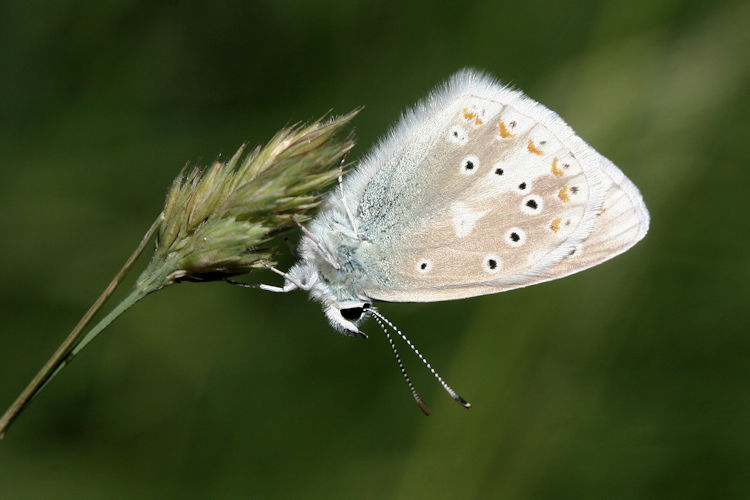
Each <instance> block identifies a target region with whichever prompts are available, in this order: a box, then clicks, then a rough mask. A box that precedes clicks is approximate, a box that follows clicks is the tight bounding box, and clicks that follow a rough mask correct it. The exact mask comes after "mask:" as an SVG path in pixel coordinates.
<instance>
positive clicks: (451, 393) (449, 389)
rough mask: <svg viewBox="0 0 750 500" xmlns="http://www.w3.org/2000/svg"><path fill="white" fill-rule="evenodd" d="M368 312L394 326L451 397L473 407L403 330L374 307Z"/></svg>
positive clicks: (465, 406) (461, 403)
mask: <svg viewBox="0 0 750 500" xmlns="http://www.w3.org/2000/svg"><path fill="white" fill-rule="evenodd" d="M368 312H369V313H370V314H372V315H373V316H374V317H376V318H380V319H381V320H383V321H384V322H385V323H386V324H387V325H388V326H390V327H391V328H393V331H394V332H396V333H398V335H399V337H401V338H402V339H404V342H406V343H407V344H408V345H409V347H411V350H412V351H414V354H416V355H417V357H418V358H419V359H421V360H422V363H424V364H425V366H426V367H427V369H428V370H430V372H431V373H432V375H434V376H435V378H436V379H437V381H438V382H440V385H442V386H443V389H445V392H447V393H448V394H450V397H452V398H453V399H454V400H455V401H456V402H457V403H458V404H460V405H461V406H463V407H464V408H466V409H467V410H468V409H469V408H471V403H469V402H468V401H466V400H465V399H464V398H462V397H461V396H459V395H458V393H457V392H456V391H454V390H453V389H451V387H450V386H449V385H448V384H446V383H445V380H443V378H442V377H441V376H440V374H439V373H438V372H437V371H435V369H434V368H433V367H432V365H430V363H429V362H428V361H427V359H425V357H424V356H422V353H420V352H419V349H417V348H416V347H415V346H414V344H412V343H411V341H410V340H409V339H408V338H407V337H406V335H404V334H403V333H401V330H399V329H398V328H396V327H395V326H394V324H393V323H391V322H390V321H388V319H387V318H386V317H385V316H383V315H382V314H380V313H379V312H377V311H375V310H374V309H370V310H369V311H368ZM381 326H382V325H381Z"/></svg>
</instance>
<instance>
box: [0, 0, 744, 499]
mask: <svg viewBox="0 0 750 500" xmlns="http://www.w3.org/2000/svg"><path fill="white" fill-rule="evenodd" d="M749 27H750V4H748V3H747V2H743V1H738V2H705V1H692V2H691V1H664V2H654V1H651V0H611V1H607V2H594V1H577V2H570V3H566V2H517V1H516V2H507V1H496V0H490V1H485V2H470V1H467V2H460V3H458V2H457V3H454V4H441V3H437V2H431V1H421V2H408V3H407V2H401V3H393V4H388V3H385V2H356V1H349V0H347V1H343V0H341V1H328V2H305V1H300V2H284V1H282V2H275V1H266V2H243V1H229V2H183V1H162V2H153V1H148V2H146V1H140V2H138V1H114V2H72V1H61V2H36V1H30V2H20V1H15V2H7V1H6V2H2V4H0V89H1V91H0V127H1V129H0V151H1V155H0V157H1V158H2V160H1V161H2V167H0V168H1V169H2V170H1V171H2V182H0V217H2V234H3V236H2V244H1V245H0V273H1V275H0V277H1V278H2V279H1V280H0V304H2V305H1V306H0V329H1V330H0V353H2V357H1V358H0V404H1V405H2V407H3V409H4V408H5V407H6V405H9V404H10V403H11V401H12V400H13V399H14V398H15V396H16V394H17V393H18V392H19V391H20V390H21V389H22V388H23V387H24V386H25V384H26V383H27V382H28V380H29V379H30V378H31V377H32V375H33V374H34V373H35V372H36V370H37V369H38V368H39V367H40V366H41V364H42V363H43V362H44V361H45V360H46V359H47V357H48V356H49V354H51V352H52V351H53V350H54V348H55V347H56V345H57V344H58V342H59V341H60V340H61V339H62V338H63V337H64V336H65V335H66V334H67V332H68V331H69V329H70V328H71V327H72V326H73V324H74V323H75V322H76V321H77V319H78V318H79V316H80V315H81V314H82V313H83V312H84V311H85V310H86V309H87V308H88V306H89V304H90V303H91V302H92V301H93V300H94V298H95V297H96V296H97V295H98V294H99V292H100V291H101V289H102V288H103V287H104V285H105V284H106V283H107V282H108V281H109V279H110V278H111V276H112V275H113V274H114V272H115V271H116V270H117V269H118V268H119V266H120V265H121V263H122V262H123V261H124V259H125V257H126V256H127V255H128V254H129V253H130V251H131V250H132V248H134V247H135V245H136V244H137V242H138V241H139V239H140V237H141V235H142V234H143V232H145V230H146V229H147V228H148V226H149V225H150V223H151V221H152V220H153V218H154V217H155V215H156V214H157V213H158V212H159V210H160V207H161V204H162V201H163V196H164V194H165V192H166V188H167V186H168V185H169V183H170V181H171V180H172V178H173V177H174V176H175V175H176V174H177V172H178V171H179V169H180V168H181V167H182V166H183V165H184V164H185V163H186V162H201V163H207V162H210V161H212V160H213V159H214V158H216V157H217V156H219V155H222V154H223V155H224V156H226V155H228V154H230V153H232V152H233V151H234V150H235V149H236V148H237V146H238V145H239V144H241V143H242V142H243V141H249V142H250V143H260V142H263V141H265V140H266V139H267V138H269V137H270V136H271V135H272V134H273V133H274V132H275V131H276V130H277V129H279V128H280V127H281V126H283V125H284V124H286V123H289V122H294V121H298V120H308V119H312V118H316V117H318V116H320V115H322V114H324V113H326V112H327V111H328V110H330V109H332V110H334V112H337V113H343V112H346V111H348V110H350V109H352V108H354V107H356V106H359V105H365V106H366V107H365V109H364V111H363V112H362V113H361V114H360V116H359V117H358V118H357V119H356V129H357V136H358V146H357V149H356V151H355V153H354V155H353V156H352V158H356V157H358V156H361V155H363V154H364V153H365V152H366V151H367V149H368V148H369V147H370V146H371V145H372V144H373V143H374V142H375V141H376V140H377V138H378V137H379V136H380V135H381V134H383V133H384V132H385V131H386V130H387V127H388V126H389V125H390V124H391V123H393V122H394V121H395V120H396V119H397V117H398V116H399V113H401V112H402V111H403V110H404V109H405V108H406V107H407V106H408V105H410V104H412V103H413V102H415V101H416V100H417V99H419V98H421V97H422V96H424V95H425V94H426V93H427V91H428V90H429V89H430V88H432V87H433V86H434V85H435V84H437V83H438V82H440V81H442V80H443V79H445V78H447V77H448V76H449V75H450V74H451V73H453V72H454V71H456V70H457V69H459V68H461V67H464V66H474V67H478V68H482V69H485V70H487V71H488V72H490V73H492V74H494V75H496V76H498V77H500V78H501V79H503V80H504V81H506V82H510V83H512V84H514V85H516V86H517V87H518V88H521V89H523V90H524V91H525V92H527V93H528V94H529V95H531V96H532V97H534V98H536V99H537V100H539V101H541V102H543V103H544V104H546V105H547V106H549V107H550V108H552V109H554V110H555V111H557V112H559V113H560V114H561V115H562V116H563V117H564V118H565V119H566V120H567V121H568V122H569V123H570V124H571V125H572V126H573V128H574V129H576V130H577V131H578V132H579V134H580V135H581V136H582V137H584V138H585V139H586V140H587V141H588V142H590V143H591V144H593V145H594V146H595V147H596V148H597V149H598V150H600V151H601V152H602V153H604V154H605V155H606V156H608V157H610V158H611V159H612V160H613V161H614V162H615V163H616V164H618V165H619V166H620V167H621V168H622V170H624V171H625V172H626V174H627V175H628V176H629V177H630V178H631V179H633V181H634V182H635V183H636V184H637V185H638V186H639V187H640V189H641V191H642V192H643V195H644V198H645V200H646V203H647V205H648V207H649V209H650V210H651V215H652V229H651V232H650V234H649V235H648V236H647V237H646V239H645V240H644V241H643V242H641V243H640V244H639V245H637V246H636V247H635V248H634V249H633V250H631V251H630V252H628V253H627V254H624V255H622V256H620V257H618V258H617V259H615V260H613V261H610V262H607V263H606V264H604V265H601V266H599V267H597V268H595V269H592V270H589V271H586V272H584V273H581V274H578V275H575V276H572V277H569V278H566V279H564V280H560V281H557V282H552V283H547V284H543V285H539V286H534V287H531V288H528V289H523V290H518V291H513V292H509V293H505V294H502V295H495V296H487V297H482V298H476V299H470V300H463V301H457V302H451V303H435V304H421V305H413V304H385V305H383V306H382V308H381V310H382V311H383V312H384V313H385V314H387V315H388V316H389V317H390V318H391V319H392V320H393V321H394V322H395V323H396V324H397V325H399V326H400V327H401V328H402V329H403V330H404V331H406V332H407V333H408V334H410V335H411V337H412V339H413V340H414V341H415V342H416V344H417V345H418V346H420V348H421V349H422V350H423V351H424V352H425V353H426V354H427V355H428V356H429V358H430V360H431V361H432V362H433V364H434V365H435V366H436V367H437V368H438V369H439V370H441V371H442V374H443V375H444V376H445V378H446V379H447V380H448V381H449V383H451V384H452V385H453V386H455V387H456V388H457V389H458V390H459V392H461V393H462V394H463V395H464V396H465V397H466V398H467V399H469V400H470V401H471V402H472V403H473V404H474V408H473V409H472V410H471V411H470V412H467V411H465V410H463V409H461V408H460V407H458V406H457V405H456V404H455V403H454V402H453V401H451V400H450V398H448V397H447V396H446V395H445V394H444V393H443V392H442V390H441V389H440V387H439V385H438V384H437V383H435V382H434V381H433V380H432V379H431V377H430V376H429V375H428V374H427V373H426V371H425V370H424V369H423V367H421V366H420V364H419V362H418V360H416V359H414V358H413V357H412V356H410V355H409V354H408V353H407V352H406V351H405V350H403V351H402V354H404V356H405V358H406V362H407V364H408V367H409V368H410V372H411V375H412V377H413V378H414V379H415V382H416V383H417V387H418V388H419V390H420V391H421V392H422V393H423V395H424V397H425V399H426V400H427V402H428V403H429V404H430V406H431V407H432V410H433V415H432V416H430V417H429V418H425V417H424V416H422V414H421V412H420V411H419V410H418V409H417V407H416V406H415V405H414V402H413V401H412V399H411V397H410V395H409V393H408V390H407V388H406V386H405V384H404V382H403V380H402V379H401V375H400V374H399V372H398V369H397V367H396V365H395V363H394V360H393V358H392V356H391V353H390V350H389V347H388V345H387V343H386V341H385V340H384V339H383V338H382V336H381V335H378V333H377V328H376V327H375V325H374V323H373V324H371V325H370V327H369V330H367V329H366V331H370V333H372V335H371V338H370V339H369V340H368V341H362V340H358V339H350V338H344V337H342V336H339V335H337V334H335V333H334V332H333V331H332V330H331V329H330V328H329V326H328V325H327V321H326V320H325V319H324V317H323V316H322V314H321V312H320V308H319V306H318V305H317V304H315V303H312V302H310V301H309V300H308V299H307V297H306V296H305V295H304V294H303V293H296V294H289V295H287V296H277V295H272V294H264V293H261V292H257V291H254V290H245V289H239V288H234V287H229V286H226V285H223V284H182V285H179V286H175V287H172V288H170V289H167V290H164V291H161V292H159V293H157V294H155V295H152V296H151V297H149V298H147V299H146V300H144V301H143V302H141V303H140V304H138V305H137V306H136V307H135V308H133V309H132V310H130V311H129V312H127V313H126V314H125V315H124V316H123V317H122V318H121V319H120V320H118V321H117V322H116V323H115V324H114V325H113V326H112V327H111V328H110V329H109V330H107V331H105V333H104V334H103V335H101V336H100V337H99V338H98V339H97V341H96V342H94V343H93V344H92V345H91V346H90V347H89V348H88V349H87V350H86V351H85V352H84V353H83V355H82V356H81V357H80V358H79V359H78V361H76V363H74V364H73V365H72V366H71V367H70V368H68V369H66V370H65V371H64V372H63V373H62V374H61V376H60V377H58V378H57V379H55V381H54V382H53V383H52V384H50V385H49V386H48V388H47V389H46V390H45V392H44V393H43V394H42V396H41V397H40V398H39V399H38V400H37V401H35V402H34V404H32V405H31V406H30V407H29V408H28V410H27V411H26V412H25V413H24V414H23V416H22V417H21V418H20V419H19V420H18V421H17V422H16V424H15V425H14V427H13V428H12V429H11V430H10V432H9V434H8V436H7V437H6V439H5V440H4V441H2V442H0V498H7V499H37V498H51V497H53V496H54V497H56V498H157V497H158V498H209V497H210V498H254V497H257V498H409V499H412V498H429V497H431V498H681V499H682V498H748V497H750V430H748V427H749V424H750V398H749V397H748V376H749V375H750V342H748V332H750V324H749V323H750V321H749V314H748V304H747V301H748V295H749V294H748V278H750V259H749V258H748V243H750V237H749V236H750V235H749V231H750V224H748V215H749V214H750V211H749V210H748V201H747V200H748V189H749V188H750V182H749V181H750V173H749V172H750V154H748V134H749V133H750V121H749V120H748V114H749V113H750V106H748V104H749V100H748V94H750V85H749V83H750V57H748V53H749V52H748V51H749V50H750V35H749V33H750V28H749ZM288 261H289V258H287V262H286V263H287V264H288ZM252 278H253V279H256V280H264V281H270V280H273V279H274V277H273V276H267V275H263V274H258V275H256V276H253V277H252ZM120 296H121V295H120ZM117 297H119V296H116V297H115V298H117Z"/></svg>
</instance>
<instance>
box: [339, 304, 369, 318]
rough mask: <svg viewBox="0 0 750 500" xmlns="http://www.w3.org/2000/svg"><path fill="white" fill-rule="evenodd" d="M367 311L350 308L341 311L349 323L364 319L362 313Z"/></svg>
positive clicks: (361, 308)
mask: <svg viewBox="0 0 750 500" xmlns="http://www.w3.org/2000/svg"><path fill="white" fill-rule="evenodd" d="M364 311H365V308H364V307H349V308H347V309H342V310H341V316H343V317H344V319H346V320H349V321H356V320H358V319H359V318H361V317H362V313H363V312H364Z"/></svg>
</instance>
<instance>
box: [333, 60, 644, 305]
mask: <svg viewBox="0 0 750 500" xmlns="http://www.w3.org/2000/svg"><path fill="white" fill-rule="evenodd" d="M346 188H347V189H346V191H347V193H349V194H350V195H351V196H352V197H353V199H354V212H355V218H356V220H357V223H358V225H359V233H360V235H361V237H362V240H363V243H362V245H361V246H360V249H359V259H360V261H361V263H362V267H363V269H365V270H366V273H367V279H366V280H365V281H364V283H365V285H364V289H363V292H364V293H365V294H366V295H367V296H368V297H370V298H373V299H376V300H386V301H406V302H425V301H436V300H449V299H456V298H463V297H471V296H476V295H483V294H488V293H495V292H500V291H504V290H509V289H513V288H519V287H523V286H528V285H531V284H534V283H539V282H543V281H548V280H551V279H556V278H560V277H563V276H567V275H569V274H572V273H575V272H578V271H581V270H583V269H586V268H588V267H591V266H594V265H596V264H599V263H600V262H603V261H605V260H607V259H609V258H612V257H614V256H615V255H617V254H619V253H622V252H624V251H625V250H627V249H628V248H630V247H631V246H633V245H634V244H635V243H636V242H637V241H639V240H640V239H641V238H643V236H644V235H645V234H646V231H647V230H648V224H649V216H648V211H647V210H646V207H645V205H644V203H643V200H642V198H641V195H640V193H639V192H638V189H637V188H636V187H635V186H634V185H633V184H632V183H631V182H630V181H629V180H628V179H627V178H626V177H625V176H624V175H623V173H622V172H621V171H620V170H619V169H618V168H617V167H616V166H614V165H613V164H612V163H611V162H610V161H609V160H607V159H606V158H604V157H603V156H601V155H600V154H599V153H597V152H596V151H595V150H594V149H593V148H591V147H590V146H589V145H588V144H586V143H585V142H584V141H583V140H581V139H580V138H579V137H578V136H576V135H575V133H574V132H573V131H572V130H571V129H570V127H568V125H567V124H566V123H565V122H564V121H563V120H562V119H561V118H560V117H559V116H558V115H556V114H555V113H553V112H552V111H550V110H548V109H547V108H545V107H544V106H542V105H541V104H539V103H536V102H535V101H533V100H531V99H529V98H527V97H526V96H524V95H523V94H522V93H520V92H517V91H513V90H510V89H507V88H504V87H502V86H501V85H499V84H497V83H496V82H495V81H493V80H491V79H489V78H487V77H484V76H482V75H481V74H478V73H474V72H470V71H464V72H461V73H458V74H457V75H455V76H454V77H453V78H452V79H451V80H450V81H449V83H448V84H447V86H446V87H445V88H443V89H442V90H441V91H439V92H437V93H435V94H432V95H431V96H430V97H428V99H427V100H426V101H425V102H423V103H422V104H420V105H418V106H417V108H415V110H414V111H412V112H411V113H409V114H407V115H406V116H405V117H404V118H403V119H402V121H401V123H400V124H399V125H398V126H397V127H396V128H395V129H394V131H393V132H392V133H391V134H390V135H389V137H387V138H386V139H385V140H384V141H383V142H382V143H381V144H380V145H379V146H378V147H377V148H376V149H375V151H374V152H373V153H371V154H370V155H369V156H368V157H367V158H366V159H365V160H364V161H363V164H362V166H361V167H360V168H359V169H358V170H357V171H356V172H354V175H353V176H352V178H351V179H349V180H348V184H347V186H346Z"/></svg>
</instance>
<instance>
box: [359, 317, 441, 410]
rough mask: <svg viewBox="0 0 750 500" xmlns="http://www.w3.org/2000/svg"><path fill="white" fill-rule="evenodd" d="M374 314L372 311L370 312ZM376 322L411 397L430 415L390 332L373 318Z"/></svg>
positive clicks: (376, 318) (377, 319)
mask: <svg viewBox="0 0 750 500" xmlns="http://www.w3.org/2000/svg"><path fill="white" fill-rule="evenodd" d="M370 312H372V311H370ZM373 317H374V319H375V321H376V322H377V323H378V324H379V325H380V328H382V329H383V333H385V337H386V338H387V339H388V343H390V344H391V349H392V350H393V355H394V356H396V363H398V367H399V369H400V370H401V374H402V375H403V376H404V380H406V383H407V385H408V386H409V390H410V391H411V395H412V396H413V397H414V400H415V401H416V402H417V404H418V405H419V407H420V408H421V409H422V412H423V413H424V414H425V415H429V414H430V409H429V408H428V407H427V405H426V404H424V401H422V396H420V395H419V393H418V392H417V390H416V389H415V388H414V384H413V383H412V382H411V379H410V378H409V374H408V373H406V368H404V363H403V362H402V361H401V356H400V355H399V354H398V349H396V344H395V343H394V342H393V338H392V337H391V334H390V333H388V330H387V329H386V327H385V325H384V324H383V322H382V321H380V318H378V317H377V316H373Z"/></svg>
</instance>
